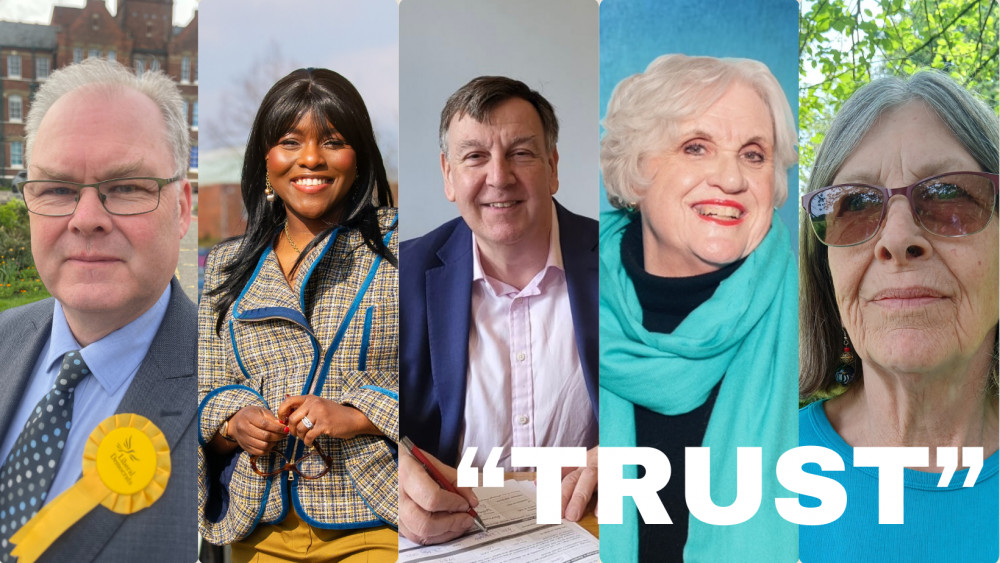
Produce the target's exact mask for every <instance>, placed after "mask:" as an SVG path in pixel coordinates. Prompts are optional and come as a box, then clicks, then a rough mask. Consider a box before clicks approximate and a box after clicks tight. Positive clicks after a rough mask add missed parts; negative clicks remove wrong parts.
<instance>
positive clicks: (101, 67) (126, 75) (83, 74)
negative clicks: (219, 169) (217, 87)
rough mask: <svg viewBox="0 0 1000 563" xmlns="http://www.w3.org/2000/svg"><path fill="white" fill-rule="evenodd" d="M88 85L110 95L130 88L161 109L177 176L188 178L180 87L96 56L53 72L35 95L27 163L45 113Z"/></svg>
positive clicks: (30, 113) (27, 136) (28, 125)
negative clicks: (62, 99)
mask: <svg viewBox="0 0 1000 563" xmlns="http://www.w3.org/2000/svg"><path fill="white" fill-rule="evenodd" d="M85 86H95V87H99V88H102V89H103V91H105V92H106V93H107V94H108V95H111V94H115V93H119V92H121V91H122V90H123V89H125V88H129V89H132V90H135V91H137V92H139V93H141V94H143V95H145V96H146V97H147V98H149V99H150V100H152V102H153V103H154V104H156V107H158V108H159V109H160V114H161V115H162V116H163V122H164V124H165V125H166V130H165V131H164V134H165V138H164V141H166V142H167V143H168V144H169V146H170V152H171V153H172V154H173V159H174V167H175V170H174V173H175V175H177V176H186V175H187V169H188V159H189V158H190V154H189V153H190V150H191V137H190V135H189V133H188V126H187V120H185V119H184V100H183V98H181V93H180V90H179V89H178V88H177V85H176V84H174V82H173V81H172V80H171V79H170V78H168V77H167V75H165V74H163V73H162V72H151V71H147V72H144V73H143V74H142V76H136V75H135V74H133V73H132V71H130V70H129V69H127V68H125V67H124V66H122V65H121V64H120V63H117V62H113V61H106V60H104V59H99V58H96V57H94V58H89V59H86V60H84V61H82V62H79V63H76V64H72V65H69V66H66V67H63V68H61V69H59V70H57V71H55V72H53V73H52V74H51V75H49V77H48V79H46V80H45V82H44V83H43V84H42V87H41V88H39V89H38V92H36V93H35V97H34V99H32V101H31V109H30V110H29V111H28V116H27V118H26V119H25V124H24V129H25V157H26V158H25V160H26V161H27V162H29V163H30V162H31V153H32V149H33V148H34V144H35V136H36V135H38V127H39V126H40V125H41V123H42V118H44V117H45V114H46V113H48V111H49V109H51V108H52V105H53V104H55V103H56V101H58V100H59V98H61V97H63V96H65V95H66V94H69V93H71V92H74V91H76V90H78V89H80V88H82V87H85Z"/></svg>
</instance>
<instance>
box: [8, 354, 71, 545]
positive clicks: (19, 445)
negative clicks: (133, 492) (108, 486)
mask: <svg viewBox="0 0 1000 563" xmlns="http://www.w3.org/2000/svg"><path fill="white" fill-rule="evenodd" d="M89 373H90V370H89V369H87V364H86V363H84V361H83V358H82V357H80V352H78V351H74V352H67V353H66V355H65V356H63V360H62V367H61V368H60V370H59V375H58V376H57V377H56V382H55V384H53V385H52V389H51V390H49V392H48V393H47V394H46V395H45V396H44V397H42V400H40V401H38V405H36V406H35V410H34V411H32V413H31V417H30V418H29V419H28V422H27V424H25V425H24V430H21V435H20V436H18V437H17V441H16V442H14V447H13V448H11V450H10V454H8V455H7V459H6V460H5V461H4V464H3V469H2V470H0V538H2V539H0V561H4V562H6V561H14V558H13V557H11V555H10V550H11V549H13V546H12V545H10V538H11V536H13V535H14V534H15V533H16V532H17V531H18V530H19V529H20V528H21V526H23V525H24V523H25V522H27V521H28V520H30V519H31V517H32V516H34V515H35V513H36V512H38V511H39V510H40V509H41V508H42V504H43V503H44V502H45V497H46V496H47V495H48V492H49V487H51V486H52V479H53V477H55V475H56V468H58V467H59V458H60V457H62V453H63V449H64V448H65V446H66V437H67V435H68V434H69V427H70V424H71V422H72V418H73V391H74V390H75V389H76V386H77V384H78V383H80V381H82V380H83V378H84V377H85V376H86V375H87V374H89Z"/></svg>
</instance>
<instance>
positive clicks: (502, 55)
mask: <svg viewBox="0 0 1000 563" xmlns="http://www.w3.org/2000/svg"><path fill="white" fill-rule="evenodd" d="M597 18H598V5H597V3H596V2H589V1H576V0H559V1H552V2H533V1H529V0H517V1H484V2H474V3H469V2H464V1H458V0H429V1H419V2H414V1H409V0H407V1H404V2H402V3H401V4H400V54H401V59H400V63H401V65H400V66H401V75H400V92H401V100H400V103H401V111H400V125H401V131H400V213H401V215H402V216H403V217H404V224H403V227H402V229H403V231H402V235H403V239H404V242H403V244H402V245H401V248H400V307H401V308H400V322H401V329H400V366H401V367H402V372H401V375H400V380H401V381H400V383H401V389H400V433H401V434H402V435H404V436H406V437H407V438H408V439H409V440H410V443H407V444H405V449H407V450H410V451H412V453H413V454H414V455H412V456H411V455H410V454H409V453H404V452H400V456H399V463H400V493H399V497H400V527H399V531H400V535H401V538H400V560H401V561H423V560H427V559H432V558H441V557H448V558H449V559H445V560H467V561H483V560H498V561H499V560H503V561H529V560H539V561H551V560H564V559H566V560H578V561H596V560H597V557H598V541H597V538H596V534H597V526H596V516H595V515H594V503H593V502H591V500H592V497H593V493H594V490H595V488H596V461H597V459H596V446H597V440H598V425H597V422H598V421H597V406H598V398H597V388H598V383H597V283H598V278H597V258H598V256H597V230H598V229H597V221H596V218H597V204H596V195H597V181H596V180H597V177H596V162H597V124H596V121H595V120H596V116H597V111H596V110H597V86H598V66H597V65H598V28H597V25H598V19H597ZM552 447H566V448H573V449H574V452H575V453H576V454H579V455H578V456H576V457H573V458H569V457H567V458H565V459H559V461H564V462H566V463H565V465H568V466H570V465H571V466H572V467H568V468H567V469H566V476H565V478H564V479H563V480H562V488H563V490H564V491H566V490H568V491H569V492H570V493H573V492H574V491H575V492H576V493H577V496H576V498H575V499H574V501H573V502H571V503H569V504H568V505H563V507H560V506H559V501H558V500H557V498H553V499H551V500H554V501H555V503H554V504H553V503H551V502H550V503H549V505H550V506H554V507H555V514H553V515H551V516H550V518H552V519H553V521H554V522H556V523H558V522H559V521H560V520H561V517H562V516H565V518H566V520H569V521H570V522H566V523H564V524H562V525H537V524H536V490H535V485H534V484H533V483H532V480H533V479H535V478H536V477H539V475H540V468H539V467H538V466H539V465H541V463H539V462H538V461H536V459H537V458H532V457H531V456H530V455H527V456H520V455H519V454H518V450H517V448H537V450H536V451H540V452H555V450H548V448H552ZM588 449H589V453H588ZM539 455H544V453H543V454H539ZM565 455H567V456H568V455H570V454H568V453H567V454H565ZM463 460H464V462H463ZM553 460H555V458H553ZM460 463H463V464H464V468H465V470H464V475H466V476H468V475H470V474H471V476H472V478H471V479H469V478H468V477H467V478H465V479H462V478H461V475H459V474H458V473H456V468H458V467H459V465H460ZM490 469H492V471H491V470H490ZM536 470H538V471H539V473H536ZM480 475H481V477H482V479H481V480H480V479H479V477H480ZM554 476H555V477H556V478H558V477H559V475H558V472H557V473H556V474H555V475H554ZM455 483H458V484H462V485H465V486H463V487H458V488H457V489H456V488H454V486H453V485H454V484H455ZM476 484H481V485H482V486H480V487H470V486H469V485H476ZM550 485H551V489H550V490H552V491H553V492H558V491H559V487H560V483H559V482H558V481H553V482H550ZM539 490H541V488H539ZM543 504H544V503H543V502H542V501H541V500H539V501H538V504H537V506H538V511H537V514H540V512H541V511H542V510H543ZM470 509H471V511H470ZM560 509H562V510H560ZM577 521H578V522H580V523H581V524H583V526H584V527H581V526H580V525H578V524H576V523H574V522H577ZM588 530H589V531H588ZM470 531H474V532H473V533H468V532H470ZM483 532H486V533H483ZM456 538H459V539H456ZM450 540H454V541H450ZM452 557H454V558H457V557H464V559H454V558H452Z"/></svg>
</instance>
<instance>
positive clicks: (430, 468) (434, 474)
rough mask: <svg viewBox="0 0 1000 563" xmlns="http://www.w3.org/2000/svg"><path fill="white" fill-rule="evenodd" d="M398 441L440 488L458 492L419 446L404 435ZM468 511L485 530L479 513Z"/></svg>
mask: <svg viewBox="0 0 1000 563" xmlns="http://www.w3.org/2000/svg"><path fill="white" fill-rule="evenodd" d="M399 443H400V444H402V445H403V447H404V448H406V451H408V452H410V453H411V454H413V457H415V458H417V461H419V462H420V465H423V466H424V469H426V470H427V473H428V474H430V476H431V478H432V479H434V481H435V482H436V483H437V484H438V485H440V486H441V488H442V489H444V490H446V491H448V492H452V493H455V494H456V495H458V494H460V493H459V492H458V489H456V488H455V485H453V484H452V483H451V481H449V480H448V478H447V477H445V476H444V475H442V474H441V472H440V471H438V468H437V467H435V466H434V464H433V463H431V460H429V459H427V456H426V455H424V452H423V451H421V450H420V448H418V447H417V446H415V445H414V444H413V441H411V440H410V439H409V438H407V437H406V436H403V437H401V438H400V439H399ZM468 512H469V516H472V521H473V522H474V523H475V524H476V527H477V528H479V529H480V530H482V531H484V532H485V531H486V524H483V519H482V518H480V517H479V514H477V513H476V511H475V509H473V508H472V507H469V511H468Z"/></svg>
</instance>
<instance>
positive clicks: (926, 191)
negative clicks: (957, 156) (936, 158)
mask: <svg viewBox="0 0 1000 563" xmlns="http://www.w3.org/2000/svg"><path fill="white" fill-rule="evenodd" d="M997 178H998V176H997V174H990V173H988V172H949V173H947V174H939V175H937V176H931V177H930V178H924V179H923V180H920V181H918V182H916V183H914V184H911V185H909V186H904V187H902V188H892V189H889V188H884V187H881V186H872V185H868V184H860V183H851V184H837V185H836V186H827V187H825V188H820V189H818V190H816V191H813V192H809V193H807V194H806V195H804V196H802V207H803V209H805V211H806V213H807V214H808V216H809V224H811V225H812V229H813V232H814V233H816V238H818V239H819V241H820V242H822V243H823V244H825V245H827V246H854V245H856V244H861V243H864V242H867V241H868V240H871V238H872V237H874V236H875V234H876V233H877V232H878V230H879V228H881V226H882V223H883V222H884V221H885V214H886V209H887V208H888V205H887V202H888V201H889V198H891V197H892V196H895V195H902V196H905V197H906V199H908V200H909V201H910V208H911V209H912V210H913V217H914V219H915V220H916V222H917V224H918V225H920V226H921V227H922V228H923V229H924V230H926V231H927V232H929V233H931V234H935V235H938V236H942V237H964V236H968V235H974V234H976V233H978V232H979V231H982V230H983V229H985V228H986V225H988V224H989V222H990V219H992V218H993V210H994V209H995V208H996V203H997V184H998V180H997Z"/></svg>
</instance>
